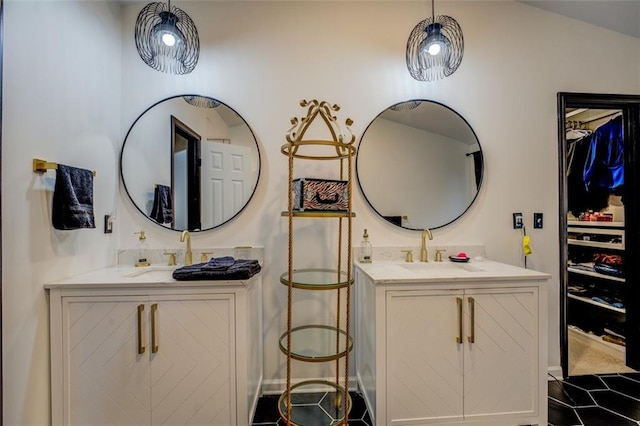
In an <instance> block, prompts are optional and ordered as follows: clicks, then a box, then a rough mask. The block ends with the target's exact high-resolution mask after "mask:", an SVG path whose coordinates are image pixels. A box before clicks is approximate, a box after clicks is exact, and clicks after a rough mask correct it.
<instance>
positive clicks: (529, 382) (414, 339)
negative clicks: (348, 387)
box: [355, 265, 548, 426]
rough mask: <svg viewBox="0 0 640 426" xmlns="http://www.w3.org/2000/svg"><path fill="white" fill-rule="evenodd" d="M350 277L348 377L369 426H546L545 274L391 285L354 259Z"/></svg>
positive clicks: (395, 283)
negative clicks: (352, 362)
mask: <svg viewBox="0 0 640 426" xmlns="http://www.w3.org/2000/svg"><path fill="white" fill-rule="evenodd" d="M385 273H386V272H385ZM527 273H528V271H525V272H524V274H527ZM381 275H382V274H381ZM355 278H356V309H355V311H356V324H357V326H356V331H357V333H356V338H357V339H358V340H357V341H358V342H361V343H362V342H364V343H363V344H360V345H359V346H356V359H357V360H358V363H357V365H356V378H357V380H358V384H359V389H360V391H361V392H362V395H363V398H364V400H365V401H366V404H367V410H368V413H369V415H370V416H371V419H372V421H373V424H375V425H385V426H427V425H429V426H432V425H443V426H444V425H446V426H454V425H456V426H462V425H469V426H472V425H473V426H515V425H534V424H535V425H543V424H547V386H546V376H547V374H546V369H547V339H548V336H547V288H546V282H545V280H542V279H535V278H537V277H530V276H523V277H522V278H521V279H517V278H509V279H504V278H503V279H496V280H495V281H493V280H489V279H485V278H483V279H480V280H477V281H473V280H469V281H465V280H462V279H459V280H443V281H442V282H440V281H436V280H433V281H427V282H420V281H416V280H413V281H409V280H408V281H406V282H405V281H402V280H397V281H389V279H388V275H382V278H376V276H375V275H374V274H371V275H370V274H369V273H368V272H367V270H365V269H364V268H361V267H360V266H359V265H356V273H355ZM376 280H378V281H376Z"/></svg>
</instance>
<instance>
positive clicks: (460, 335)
mask: <svg viewBox="0 0 640 426" xmlns="http://www.w3.org/2000/svg"><path fill="white" fill-rule="evenodd" d="M456 304H457V305H458V337H456V343H462V298H461V297H456Z"/></svg>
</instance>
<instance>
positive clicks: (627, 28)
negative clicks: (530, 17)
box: [520, 0, 640, 38]
mask: <svg viewBox="0 0 640 426" xmlns="http://www.w3.org/2000/svg"><path fill="white" fill-rule="evenodd" d="M520 3H525V4H527V5H530V6H534V7H538V8H540V9H544V10H547V11H549V12H554V13H558V14H560V15H564V16H567V17H569V18H573V19H577V20H578V21H583V22H588V23H590V24H593V25H597V26H599V27H603V28H607V29H609V30H612V31H616V32H619V33H622V34H626V35H630V36H633V37H637V38H640V0H520Z"/></svg>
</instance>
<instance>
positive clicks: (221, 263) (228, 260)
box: [202, 256, 236, 271]
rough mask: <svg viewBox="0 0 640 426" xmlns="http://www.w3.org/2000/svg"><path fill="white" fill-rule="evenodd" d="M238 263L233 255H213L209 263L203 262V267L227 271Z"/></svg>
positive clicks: (210, 269)
mask: <svg viewBox="0 0 640 426" xmlns="http://www.w3.org/2000/svg"><path fill="white" fill-rule="evenodd" d="M234 263H236V260H235V259H234V258H233V257H232V256H223V257H212V258H211V259H209V261H208V262H207V263H203V264H202V265H203V266H202V268H203V269H206V270H207V271H225V270H227V269H228V268H229V267H230V266H233V264H234Z"/></svg>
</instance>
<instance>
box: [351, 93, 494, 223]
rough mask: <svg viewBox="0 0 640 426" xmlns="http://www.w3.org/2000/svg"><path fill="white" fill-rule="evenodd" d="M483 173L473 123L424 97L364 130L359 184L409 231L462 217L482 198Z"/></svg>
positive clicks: (369, 198)
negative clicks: (470, 123) (479, 197)
mask: <svg viewBox="0 0 640 426" xmlns="http://www.w3.org/2000/svg"><path fill="white" fill-rule="evenodd" d="M409 107H411V108H409ZM483 172H484V161H483V156H482V150H481V147H480V143H479V141H478V138H477V137H476V134H475V133H474V131H473V129H472V128H471V126H470V125H469V123H467V121H466V120H465V119H464V118H463V117H462V116H460V115H459V114H458V113H457V112H455V111H454V110H452V109H451V108H449V107H447V106H445V105H442V104H440V103H437V102H433V101H428V100H423V99H417V100H410V101H407V102H401V103H399V104H396V105H393V106H391V107H389V108H387V109H386V110H384V111H383V112H381V113H380V114H379V115H378V116H377V117H376V118H375V119H374V120H373V121H372V122H371V123H370V124H369V126H368V127H367V129H366V130H365V132H364V133H363V135H362V138H361V140H360V145H359V148H358V154H357V157H356V175H357V179H358V184H359V186H360V189H361V190H362V193H363V195H364V196H365V198H366V200H367V202H368V203H369V205H370V206H371V207H372V208H373V210H374V211H375V212H376V213H377V214H379V215H380V216H382V217H383V218H384V219H385V220H387V221H389V222H390V223H393V224H394V225H397V226H400V227H402V228H406V229H416V230H420V229H434V228H440V227H443V226H445V225H447V224H449V223H451V222H453V221H455V220H456V219H458V218H459V217H460V216H462V215H463V214H464V213H465V212H466V211H467V209H468V208H469V207H470V206H471V205H472V203H473V201H474V200H475V199H476V197H477V195H478V192H479V190H480V186H481V183H482V176H483Z"/></svg>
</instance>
